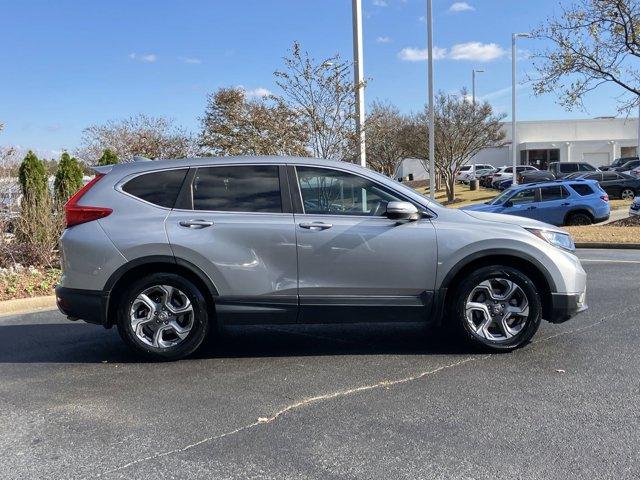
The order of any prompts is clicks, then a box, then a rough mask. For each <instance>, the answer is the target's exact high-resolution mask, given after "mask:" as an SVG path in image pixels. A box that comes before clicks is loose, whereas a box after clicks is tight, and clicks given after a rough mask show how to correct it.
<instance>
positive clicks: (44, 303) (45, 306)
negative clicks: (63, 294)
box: [0, 295, 56, 317]
mask: <svg viewBox="0 0 640 480" xmlns="http://www.w3.org/2000/svg"><path fill="white" fill-rule="evenodd" d="M55 308H56V296H55V295H48V296H46V297H31V298H16V299H14V300H3V301H1V302H0V317H4V316H7V315H18V314H21V313H30V312H38V311H41V310H54V309H55Z"/></svg>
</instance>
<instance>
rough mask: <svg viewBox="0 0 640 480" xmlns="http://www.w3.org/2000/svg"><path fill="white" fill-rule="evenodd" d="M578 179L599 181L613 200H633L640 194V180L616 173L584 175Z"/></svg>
mask: <svg viewBox="0 0 640 480" xmlns="http://www.w3.org/2000/svg"><path fill="white" fill-rule="evenodd" d="M578 178H584V179H585V180H595V181H597V182H598V183H599V184H600V186H601V187H602V189H603V190H604V191H605V192H607V195H609V197H611V198H621V199H622V200H632V199H633V198H634V197H635V196H636V193H640V178H635V177H632V176H631V175H627V174H626V173H619V172H614V171H608V172H593V173H587V174H582V175H580V176H579V177H578Z"/></svg>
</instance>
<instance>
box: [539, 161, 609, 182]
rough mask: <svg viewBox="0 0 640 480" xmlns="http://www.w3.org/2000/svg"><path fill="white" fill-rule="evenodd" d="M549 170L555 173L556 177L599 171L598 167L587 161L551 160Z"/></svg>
mask: <svg viewBox="0 0 640 480" xmlns="http://www.w3.org/2000/svg"><path fill="white" fill-rule="evenodd" d="M549 171H550V172H551V173H553V174H554V175H555V177H556V178H564V177H566V176H567V175H569V174H571V173H575V172H585V173H587V172H597V171H598V169H597V168H596V167H594V166H593V165H590V164H588V163H585V162H551V163H550V164H549Z"/></svg>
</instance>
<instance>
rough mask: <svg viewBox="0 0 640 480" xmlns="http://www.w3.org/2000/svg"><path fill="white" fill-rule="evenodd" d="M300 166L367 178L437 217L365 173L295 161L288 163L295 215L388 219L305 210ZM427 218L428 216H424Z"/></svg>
mask: <svg viewBox="0 0 640 480" xmlns="http://www.w3.org/2000/svg"><path fill="white" fill-rule="evenodd" d="M298 167H308V168H319V169H323V170H330V171H333V172H341V173H346V174H349V175H354V176H356V177H359V178H362V179H364V180H367V181H369V182H371V183H373V184H375V185H377V186H379V187H380V188H382V189H383V190H390V191H392V192H393V194H394V195H396V196H398V197H399V198H402V201H404V202H409V203H411V204H412V205H414V206H415V207H416V208H417V209H418V211H420V212H421V213H423V214H426V215H428V216H429V218H436V214H435V213H433V212H432V211H431V210H429V209H427V208H426V207H424V206H423V205H421V204H419V203H416V202H415V201H414V200H412V199H411V198H409V197H407V196H406V195H403V194H402V193H400V192H398V191H397V190H395V189H393V188H391V187H388V186H386V185H381V184H380V183H378V182H376V181H375V180H373V179H371V178H368V177H366V176H364V175H359V174H357V173H355V172H352V171H350V170H346V169H341V168H336V167H334V166H324V165H311V164H307V163H294V164H287V171H288V173H289V181H290V182H291V181H292V180H293V185H294V186H293V190H292V192H291V197H292V199H293V213H294V214H295V215H305V216H307V215H308V216H313V217H337V218H368V219H386V220H388V218H387V217H384V216H380V217H373V216H371V215H338V214H332V213H306V212H305V211H304V203H303V201H302V191H301V189H300V183H299V181H298V170H297V169H298ZM424 218H426V217H424Z"/></svg>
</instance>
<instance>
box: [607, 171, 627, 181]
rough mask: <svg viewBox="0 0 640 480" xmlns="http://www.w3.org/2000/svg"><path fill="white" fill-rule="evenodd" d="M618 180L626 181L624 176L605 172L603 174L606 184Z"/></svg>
mask: <svg viewBox="0 0 640 480" xmlns="http://www.w3.org/2000/svg"><path fill="white" fill-rule="evenodd" d="M618 179H624V177H623V176H622V175H618V174H617V173H616V172H604V173H603V174H602V180H603V181H605V182H606V181H611V180H618Z"/></svg>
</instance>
